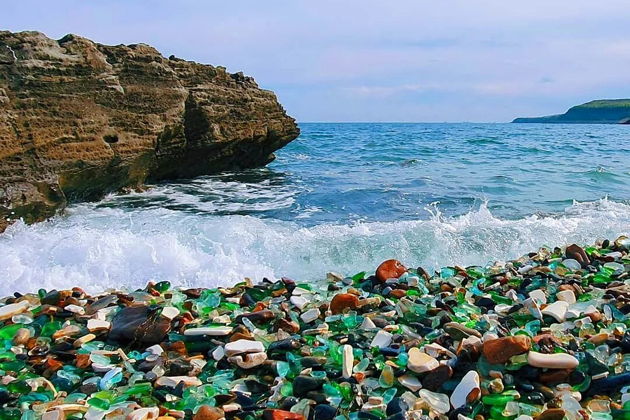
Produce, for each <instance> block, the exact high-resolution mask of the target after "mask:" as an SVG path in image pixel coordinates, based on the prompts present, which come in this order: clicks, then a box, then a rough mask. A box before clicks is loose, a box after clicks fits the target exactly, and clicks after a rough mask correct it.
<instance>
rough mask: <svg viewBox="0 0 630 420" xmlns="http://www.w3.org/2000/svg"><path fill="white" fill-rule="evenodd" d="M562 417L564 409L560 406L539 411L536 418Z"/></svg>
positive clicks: (548, 419) (556, 418)
mask: <svg viewBox="0 0 630 420" xmlns="http://www.w3.org/2000/svg"><path fill="white" fill-rule="evenodd" d="M563 418H564V410H563V409H562V408H549V409H547V410H545V411H543V412H542V413H540V414H539V415H538V416H537V417H536V420H562V419H563Z"/></svg>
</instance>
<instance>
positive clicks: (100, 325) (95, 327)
mask: <svg viewBox="0 0 630 420" xmlns="http://www.w3.org/2000/svg"><path fill="white" fill-rule="evenodd" d="M111 326H112V324H111V322H109V321H102V320H100V319H88V322H87V328H88V330H90V332H95V331H107V330H109V328H110V327H111Z"/></svg>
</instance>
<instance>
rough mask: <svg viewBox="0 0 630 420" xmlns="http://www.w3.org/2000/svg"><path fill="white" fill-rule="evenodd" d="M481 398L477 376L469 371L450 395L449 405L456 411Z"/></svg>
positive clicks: (474, 372)
mask: <svg viewBox="0 0 630 420" xmlns="http://www.w3.org/2000/svg"><path fill="white" fill-rule="evenodd" d="M480 396H481V388H480V386H479V374H478V373H477V372H476V371H474V370H471V371H469V372H468V373H467V374H466V375H464V377H463V378H462V380H461V381H460V383H459V384H458V385H457V386H456V387H455V389H454V390H453V394H451V404H452V405H453V408H455V409H457V408H459V407H461V406H463V405H466V404H468V403H469V402H472V401H474V400H476V399H478V398H479V397H480Z"/></svg>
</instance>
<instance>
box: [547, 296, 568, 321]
mask: <svg viewBox="0 0 630 420" xmlns="http://www.w3.org/2000/svg"><path fill="white" fill-rule="evenodd" d="M568 309H569V304H568V303H567V302H565V301H562V300H558V301H556V302H554V303H552V304H551V305H548V306H547V307H545V309H543V310H542V314H543V315H549V316H551V317H553V318H554V319H555V320H556V321H558V322H564V321H565V320H566V315H567V310H568Z"/></svg>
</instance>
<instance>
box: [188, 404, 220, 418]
mask: <svg viewBox="0 0 630 420" xmlns="http://www.w3.org/2000/svg"><path fill="white" fill-rule="evenodd" d="M223 418H225V413H224V412H223V410H221V409H220V408H217V407H211V406H209V405H202V406H201V407H199V409H198V410H197V412H196V413H195V414H194V415H193V418H192V420H221V419H223Z"/></svg>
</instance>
